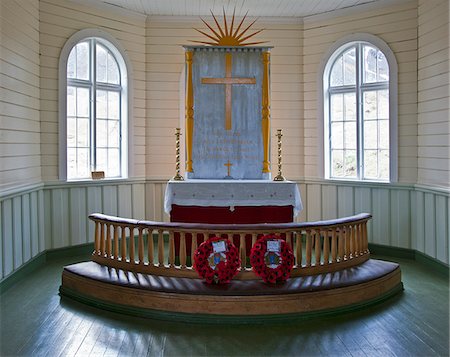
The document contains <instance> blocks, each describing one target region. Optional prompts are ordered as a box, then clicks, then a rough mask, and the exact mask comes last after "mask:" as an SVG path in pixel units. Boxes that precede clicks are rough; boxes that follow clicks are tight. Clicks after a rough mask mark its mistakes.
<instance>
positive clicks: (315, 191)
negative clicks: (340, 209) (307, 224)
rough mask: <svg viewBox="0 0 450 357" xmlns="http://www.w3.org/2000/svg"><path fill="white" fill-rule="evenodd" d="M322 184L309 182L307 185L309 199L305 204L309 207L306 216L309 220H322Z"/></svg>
mask: <svg viewBox="0 0 450 357" xmlns="http://www.w3.org/2000/svg"><path fill="white" fill-rule="evenodd" d="M321 189H322V186H321V185H317V184H308V185H307V186H306V196H307V199H306V200H305V202H304V206H306V207H307V211H306V217H307V220H308V221H320V219H321V218H322V198H321V197H322V194H321Z"/></svg>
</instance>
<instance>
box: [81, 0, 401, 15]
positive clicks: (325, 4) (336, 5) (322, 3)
mask: <svg viewBox="0 0 450 357" xmlns="http://www.w3.org/2000/svg"><path fill="white" fill-rule="evenodd" d="M396 1H398V0H85V1H84V2H85V3H86V2H88V3H91V4H94V5H102V4H103V5H104V4H106V5H110V6H111V5H113V6H115V7H119V8H123V9H126V10H131V11H134V12H137V13H140V14H144V15H150V16H159V15H168V16H199V15H200V16H203V15H209V14H210V10H211V11H213V13H214V14H215V15H219V14H222V11H223V10H222V9H225V12H226V13H227V15H231V14H232V13H233V9H236V16H244V15H245V13H246V12H247V11H248V15H249V16H252V17H253V16H270V17H306V16H311V15H317V14H323V13H327V12H330V11H334V10H337V9H344V8H348V7H353V6H356V5H360V4H366V3H374V4H375V5H376V4H379V5H380V6H383V5H386V4H387V3H389V2H392V3H394V2H396Z"/></svg>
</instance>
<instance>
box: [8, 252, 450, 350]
mask: <svg viewBox="0 0 450 357" xmlns="http://www.w3.org/2000/svg"><path fill="white" fill-rule="evenodd" d="M375 258H378V259H383V257H379V256H378V257H377V256H376V257H375ZM88 259H89V257H69V258H61V259H54V260H51V261H49V262H47V263H46V264H45V266H43V267H41V268H39V269H37V270H36V271H34V272H33V273H32V274H30V275H28V276H27V277H26V278H24V279H22V280H21V281H19V282H18V283H16V284H15V285H14V286H12V287H11V288H10V289H9V290H7V291H6V292H4V293H3V294H2V295H1V296H0V299H1V310H0V314H1V315H0V319H1V322H0V323H1V325H0V327H1V340H0V343H1V345H0V356H46V357H52V356H83V357H84V356H135V357H139V356H449V282H448V279H447V278H446V277H444V276H442V275H439V274H437V273H435V272H433V271H432V270H429V269H428V268H427V267H425V266H423V265H421V264H419V263H417V262H415V261H412V260H405V259H397V258H395V259H393V258H386V260H392V261H395V262H398V263H400V266H401V269H402V275H403V278H402V280H403V283H404V287H405V290H404V292H403V293H401V294H399V295H397V296H395V297H394V298H392V299H390V300H388V301H385V302H383V303H381V304H378V305H375V306H372V307H370V308H367V309H365V310H359V311H355V312H351V313H342V314H339V315H333V316H326V317H320V318H319V317H316V318H311V319H297V320H295V321H292V322H289V323H285V324H282V323H277V324H260V325H207V324H187V323H180V322H170V321H158V320H151V319H144V318H139V317H132V316H124V315H120V314H117V313H112V312H107V311H103V310H99V309H96V308H94V307H89V306H85V305H83V304H80V303H77V302H73V301H71V300H69V299H61V298H60V296H59V295H58V288H59V285H60V281H61V272H62V267H63V266H64V265H67V264H71V263H74V262H79V261H83V260H88Z"/></svg>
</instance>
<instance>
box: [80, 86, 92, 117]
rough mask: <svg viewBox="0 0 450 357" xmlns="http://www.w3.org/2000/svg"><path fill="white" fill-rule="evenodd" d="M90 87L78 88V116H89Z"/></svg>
mask: <svg viewBox="0 0 450 357" xmlns="http://www.w3.org/2000/svg"><path fill="white" fill-rule="evenodd" d="M89 103H90V101H89V89H87V88H77V117H84V118H88V117H89Z"/></svg>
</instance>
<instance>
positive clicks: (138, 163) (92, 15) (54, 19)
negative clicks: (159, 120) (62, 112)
mask: <svg viewBox="0 0 450 357" xmlns="http://www.w3.org/2000/svg"><path fill="white" fill-rule="evenodd" d="M39 18H40V42H41V46H40V51H41V71H40V74H41V126H42V132H41V148H42V176H43V180H44V181H53V180H57V179H58V61H59V56H60V53H61V49H62V47H63V46H64V44H65V43H66V41H67V40H68V39H69V37H70V36H72V35H73V34H74V33H76V32H78V31H79V30H82V29H85V28H98V29H102V30H104V31H106V32H108V33H109V34H110V35H111V36H113V37H114V38H115V39H116V40H117V41H118V42H119V43H120V44H121V45H122V47H123V48H124V49H125V52H126V54H127V56H128V58H129V60H130V62H131V65H132V70H133V72H132V73H131V75H132V78H133V80H132V83H130V89H131V96H132V98H133V99H132V103H133V107H132V111H133V117H132V121H131V125H130V127H131V130H132V131H133V140H132V142H133V145H132V150H133V155H132V159H133V162H134V167H133V170H132V171H133V172H132V175H131V176H132V177H143V176H144V175H145V166H144V165H145V134H144V133H145V125H146V123H145V121H146V112H145V17H144V16H140V15H136V14H129V13H119V12H116V11H112V10H109V11H105V10H102V9H98V8H95V7H87V6H84V5H81V4H78V3H75V2H71V1H67V0H40V2H39Z"/></svg>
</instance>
